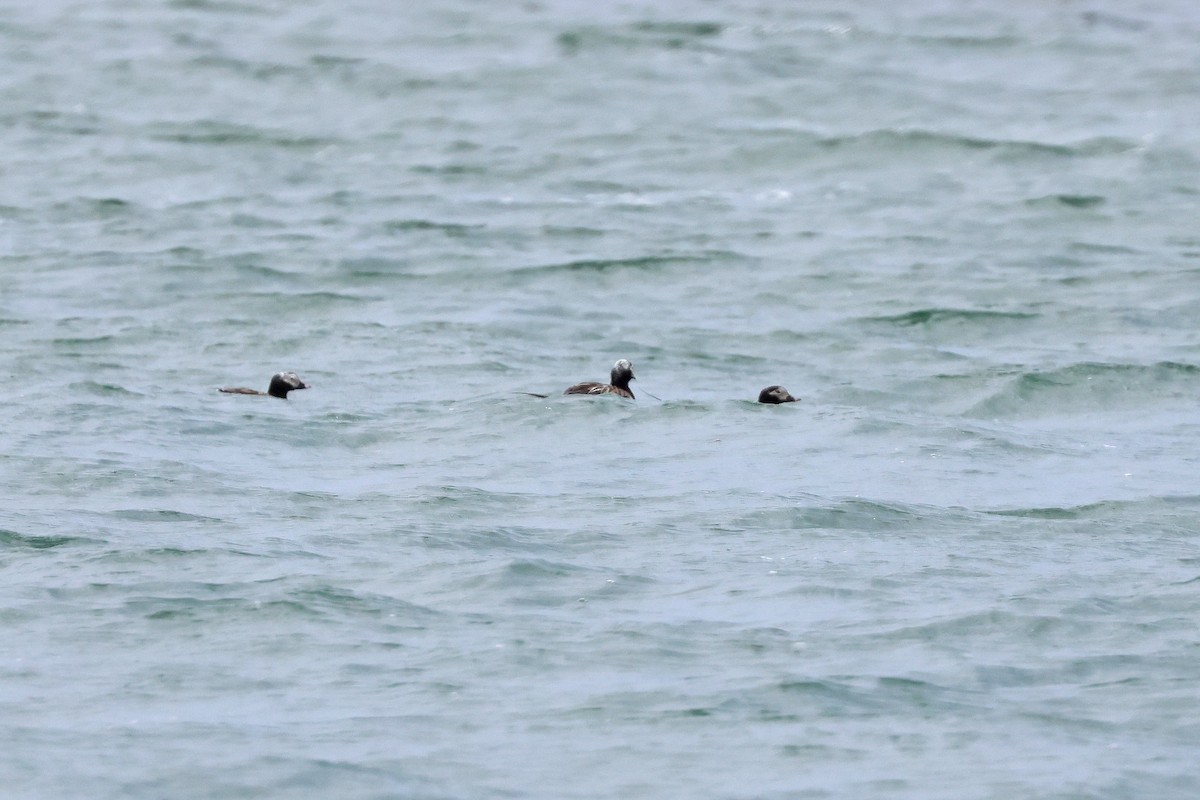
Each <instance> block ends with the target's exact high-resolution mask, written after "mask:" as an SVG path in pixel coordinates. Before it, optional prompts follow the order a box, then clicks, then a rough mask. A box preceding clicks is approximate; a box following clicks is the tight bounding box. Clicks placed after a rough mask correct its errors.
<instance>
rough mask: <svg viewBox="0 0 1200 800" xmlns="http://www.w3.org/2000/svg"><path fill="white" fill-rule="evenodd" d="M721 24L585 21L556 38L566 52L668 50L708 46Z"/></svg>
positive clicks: (571, 53)
mask: <svg viewBox="0 0 1200 800" xmlns="http://www.w3.org/2000/svg"><path fill="white" fill-rule="evenodd" d="M724 30H725V26H724V25H721V24H720V23H717V22H682V21H681V22H672V21H649V20H645V21H641V22H634V23H631V24H629V25H624V26H619V27H618V26H600V25H589V26H584V27H579V28H575V29H573V30H569V31H563V32H562V33H560V34H558V36H557V38H556V42H557V44H558V46H559V49H561V50H562V52H563V53H565V54H566V55H578V54H579V53H581V52H583V51H585V50H606V49H611V48H619V49H638V48H642V47H653V48H665V49H668V50H683V49H711V45H710V44H709V41H710V40H712V39H713V38H715V37H717V36H720V35H721V33H722V32H723V31H724Z"/></svg>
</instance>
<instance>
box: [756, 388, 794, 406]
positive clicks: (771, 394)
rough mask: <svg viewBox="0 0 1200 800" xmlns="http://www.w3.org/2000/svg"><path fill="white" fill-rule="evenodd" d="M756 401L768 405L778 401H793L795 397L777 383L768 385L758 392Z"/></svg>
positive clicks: (775, 403) (776, 403)
mask: <svg viewBox="0 0 1200 800" xmlns="http://www.w3.org/2000/svg"><path fill="white" fill-rule="evenodd" d="M758 402H760V403H767V404H769V405H778V404H779V403H794V402H796V398H795V397H792V396H791V395H790V394H788V390H787V389H785V388H783V387H782V386H779V385H774V386H768V387H767V388H765V389H763V390H762V391H761V392H759V393H758Z"/></svg>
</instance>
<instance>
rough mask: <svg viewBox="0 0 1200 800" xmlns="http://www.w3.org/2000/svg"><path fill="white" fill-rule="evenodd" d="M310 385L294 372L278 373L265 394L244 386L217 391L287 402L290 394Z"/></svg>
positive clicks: (224, 387)
mask: <svg viewBox="0 0 1200 800" xmlns="http://www.w3.org/2000/svg"><path fill="white" fill-rule="evenodd" d="M307 388H308V384H307V383H305V382H304V381H302V380H300V376H299V375H297V374H296V373H294V372H277V373H275V374H274V375H272V376H271V385H270V386H268V387H267V390H266V391H265V392H260V391H259V390H258V389H247V388H246V387H244V386H233V387H229V386H223V387H221V388H220V389H218V390H217V391H219V392H225V393H226V394H252V395H257V396H259V397H267V396H268V395H269V396H271V397H280V398H283V399H284V400H287V396H288V392H291V391H295V390H296V389H307Z"/></svg>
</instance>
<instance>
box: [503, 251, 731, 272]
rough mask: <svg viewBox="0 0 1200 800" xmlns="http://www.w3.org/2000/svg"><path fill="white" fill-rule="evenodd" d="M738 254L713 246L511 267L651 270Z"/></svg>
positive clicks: (545, 270)
mask: <svg viewBox="0 0 1200 800" xmlns="http://www.w3.org/2000/svg"><path fill="white" fill-rule="evenodd" d="M737 258H739V256H738V254H737V253H734V252H732V251H727V250H714V251H709V252H704V253H699V254H681V255H653V256H634V257H632V258H602V259H593V258H589V259H582V260H579V261H563V262H558V263H553V264H539V265H536V266H532V267H520V268H518V269H515V270H512V273H513V274H517V275H520V274H531V273H535V274H546V273H576V272H584V273H586V272H600V273H603V272H615V271H621V270H635V271H647V272H652V271H655V270H658V269H661V268H663V267H669V266H677V265H680V264H708V263H712V262H713V261H726V260H728V261H732V260H735V259H737Z"/></svg>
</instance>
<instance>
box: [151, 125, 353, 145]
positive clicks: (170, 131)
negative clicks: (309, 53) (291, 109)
mask: <svg viewBox="0 0 1200 800" xmlns="http://www.w3.org/2000/svg"><path fill="white" fill-rule="evenodd" d="M148 129H149V138H151V139H153V140H155V141H160V142H174V143H176V144H194V145H268V146H271V147H283V148H289V149H291V148H294V149H318V148H322V147H329V146H331V145H334V144H337V143H338V142H337V140H336V139H330V138H326V137H320V136H300V135H295V134H290V133H288V132H287V131H284V130H270V129H267V128H260V127H256V126H253V125H241V124H234V123H230V122H220V121H217V120H203V119H202V120H196V121H194V122H170V123H167V122H157V123H152V124H151V125H149V126H148Z"/></svg>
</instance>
